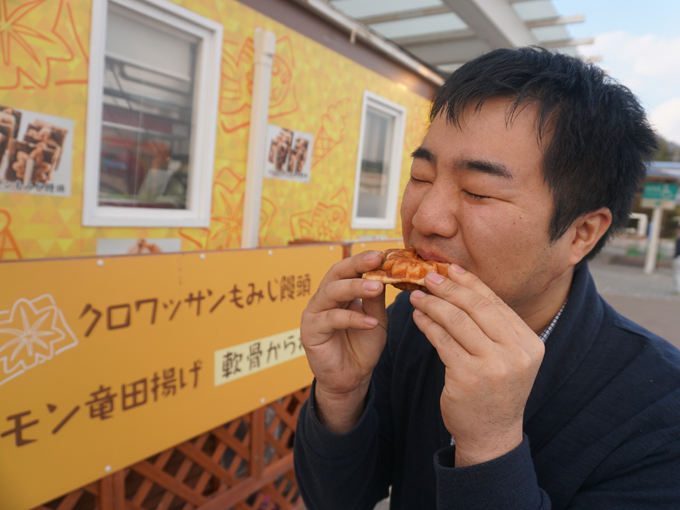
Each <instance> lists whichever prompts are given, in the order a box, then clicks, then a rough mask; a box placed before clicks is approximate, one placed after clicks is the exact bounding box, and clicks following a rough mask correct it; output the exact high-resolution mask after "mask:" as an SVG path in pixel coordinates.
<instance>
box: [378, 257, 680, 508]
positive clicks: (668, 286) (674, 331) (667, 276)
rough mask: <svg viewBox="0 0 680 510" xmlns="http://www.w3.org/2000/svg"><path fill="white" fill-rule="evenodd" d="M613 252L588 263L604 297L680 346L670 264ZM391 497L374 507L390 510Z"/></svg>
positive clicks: (679, 305)
mask: <svg viewBox="0 0 680 510" xmlns="http://www.w3.org/2000/svg"><path fill="white" fill-rule="evenodd" d="M616 261H617V257H616V256H615V254H614V253H608V252H607V251H604V252H603V253H601V254H600V255H598V256H597V257H596V258H595V259H594V260H592V261H591V262H590V263H589V267H590V272H591V274H592V275H593V280H595V285H596V287H597V290H598V292H599V293H600V294H601V295H602V297H603V298H604V299H605V300H606V301H607V302H608V303H609V304H610V305H611V306H612V307H613V308H614V309H615V310H616V311H618V312H619V313H620V314H622V315H624V316H626V317H628V318H629V319H631V320H632V321H634V322H637V323H638V324H640V325H641V326H643V327H644V328H647V329H648V330H650V331H652V332H653V333H656V334H657V335H659V336H661V337H662V338H665V339H666V340H668V341H669V342H670V343H672V344H673V345H675V346H676V347H677V348H679V349H680V296H679V295H677V294H674V293H673V290H674V288H673V276H672V272H671V269H670V268H669V267H657V269H656V270H655V271H654V273H652V274H651V275H646V274H644V272H643V270H642V265H641V264H621V263H617V262H616ZM389 508H390V503H389V500H384V501H381V502H380V503H378V505H377V506H376V507H375V510H389Z"/></svg>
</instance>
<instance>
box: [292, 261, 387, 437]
mask: <svg viewBox="0 0 680 510" xmlns="http://www.w3.org/2000/svg"><path fill="white" fill-rule="evenodd" d="M382 258H383V254H382V252H379V251H369V252H364V253H360V254H359V255H355V256H353V257H349V258H346V259H343V260H342V261H340V262H338V263H337V264H335V265H334V266H333V267H331V269H330V270H329V271H328V273H326V276H325V277H324V278H323V280H322V281H321V284H320V285H319V289H318V290H317V291H316V294H314V296H312V298H311V299H310V300H309V303H308V304H307V308H306V309H305V311H304V312H302V323H301V325H300V333H301V336H302V345H303V346H304V348H305V353H306V354H307V360H308V362H309V366H310V368H311V369H312V372H313V373H314V376H315V378H316V390H315V394H314V395H313V396H312V398H314V399H315V404H316V413H317V416H318V418H319V420H320V421H321V423H322V424H323V425H324V427H326V428H327V429H328V430H330V431H331V432H336V433H344V432H347V431H349V430H351V429H352V427H354V425H356V423H357V421H358V420H359V418H360V417H361V413H362V412H363V410H364V406H365V401H366V394H367V392H368V386H369V383H370V380H371V374H372V373H373V369H374V368H375V366H376V365H377V364H378V360H379V359H380V354H381V353H382V350H383V348H384V347H385V341H386V339H387V314H386V312H385V293H384V292H383V290H384V289H383V284H382V283H380V282H375V281H369V280H362V279H361V275H362V274H363V273H365V272H366V271H371V270H373V269H377V268H378V267H380V264H381V262H382Z"/></svg>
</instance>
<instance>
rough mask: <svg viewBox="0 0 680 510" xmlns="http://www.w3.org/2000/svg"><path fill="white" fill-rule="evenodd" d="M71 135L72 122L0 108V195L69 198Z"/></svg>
mask: <svg viewBox="0 0 680 510" xmlns="http://www.w3.org/2000/svg"><path fill="white" fill-rule="evenodd" d="M72 133H73V120H71V119H65V118H61V117H55V116H52V115H47V114H42V113H36V112H31V111H27V110H19V109H16V108H11V107H7V106H1V105H0V192H7V193H36V194H48V195H60V196H69V195H70V194H71V158H72V152H73V141H72ZM60 169H61V171H59V170H60Z"/></svg>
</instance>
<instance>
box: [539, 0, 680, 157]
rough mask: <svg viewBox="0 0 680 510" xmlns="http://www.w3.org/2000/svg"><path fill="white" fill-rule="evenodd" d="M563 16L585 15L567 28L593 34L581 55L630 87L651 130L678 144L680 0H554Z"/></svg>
mask: <svg viewBox="0 0 680 510" xmlns="http://www.w3.org/2000/svg"><path fill="white" fill-rule="evenodd" d="M552 3H553V5H554V6H555V9H556V10H557V12H558V13H559V14H560V15H562V16H569V15H573V14H584V15H585V17H586V20H585V22H584V23H578V24H574V25H569V26H568V27H567V29H568V31H569V33H570V34H571V36H572V37H575V38H581V37H594V38H595V44H592V45H587V46H581V47H579V51H580V52H581V54H582V55H584V56H599V57H602V61H601V62H598V65H599V66H601V67H602V68H603V69H605V70H606V71H607V73H608V74H609V75H610V76H612V77H613V78H615V79H617V80H618V81H619V82H620V83H622V84H623V85H626V86H627V87H628V88H630V89H631V90H632V91H633V92H634V93H635V94H636V95H637V96H638V97H639V98H640V101H641V103H642V105H643V106H644V108H645V110H646V111H647V113H648V115H649V119H650V121H651V123H652V126H653V127H654V129H655V130H656V131H657V132H658V133H659V134H660V135H661V136H663V137H664V138H665V139H667V140H670V141H672V142H674V143H676V144H678V145H680V0H552Z"/></svg>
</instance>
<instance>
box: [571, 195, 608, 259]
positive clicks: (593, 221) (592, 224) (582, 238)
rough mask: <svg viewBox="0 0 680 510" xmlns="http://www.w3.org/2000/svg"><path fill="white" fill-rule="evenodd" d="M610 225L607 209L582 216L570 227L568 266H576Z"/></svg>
mask: <svg viewBox="0 0 680 510" xmlns="http://www.w3.org/2000/svg"><path fill="white" fill-rule="evenodd" d="M611 224H612V213H611V211H610V210H609V209H608V208H607V207H603V208H601V209H598V210H597V211H592V212H589V213H587V214H584V215H583V216H581V217H580V218H578V219H577V220H576V221H575V222H574V223H573V224H572V225H571V229H570V230H572V232H573V237H572V240H571V246H570V247H569V249H570V252H571V253H570V257H569V263H570V265H576V264H578V263H579V262H580V261H581V259H583V257H585V256H586V255H587V254H588V253H590V251H591V250H592V249H593V248H594V247H595V245H596V244H597V242H598V241H599V240H600V239H601V238H602V236H603V235H604V234H605V232H607V230H608V229H609V227H610V225H611Z"/></svg>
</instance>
